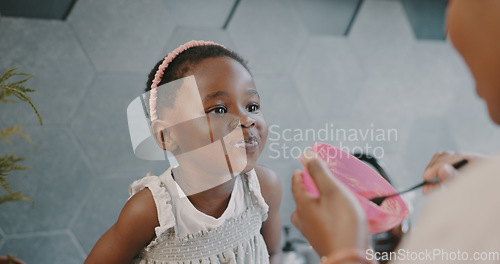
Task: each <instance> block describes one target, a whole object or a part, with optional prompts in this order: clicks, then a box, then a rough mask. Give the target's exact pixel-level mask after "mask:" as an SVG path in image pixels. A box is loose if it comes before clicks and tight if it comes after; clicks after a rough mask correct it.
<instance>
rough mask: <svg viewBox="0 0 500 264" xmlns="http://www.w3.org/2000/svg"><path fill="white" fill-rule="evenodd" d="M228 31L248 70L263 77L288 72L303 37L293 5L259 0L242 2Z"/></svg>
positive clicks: (299, 20)
mask: <svg viewBox="0 0 500 264" xmlns="http://www.w3.org/2000/svg"><path fill="white" fill-rule="evenodd" d="M228 32H229V34H230V36H231V38H232V39H233V41H234V44H235V45H236V52H238V53H240V54H241V55H242V56H243V58H244V59H246V60H248V61H249V65H250V68H251V71H252V72H253V73H254V74H255V75H267V76H279V75H283V74H289V73H290V71H291V70H292V66H293V65H294V64H295V63H296V62H297V56H296V55H297V54H298V53H299V52H300V51H301V49H302V47H303V44H304V41H305V39H306V37H307V30H306V28H305V26H304V24H303V22H302V20H301V19H300V18H299V17H298V16H297V13H296V10H295V9H294V8H293V5H290V4H284V3H282V2H278V1H263V0H255V1H242V2H241V3H240V5H239V6H238V8H237V9H236V12H235V14H234V16H233V18H232V20H231V23H230V24H229V27H228Z"/></svg>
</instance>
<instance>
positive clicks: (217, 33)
mask: <svg viewBox="0 0 500 264" xmlns="http://www.w3.org/2000/svg"><path fill="white" fill-rule="evenodd" d="M190 40H206V41H214V42H217V43H219V44H222V45H224V46H225V47H226V48H228V49H230V50H233V51H236V50H234V48H235V47H234V43H233V42H232V40H231V39H230V38H229V36H228V34H227V31H225V30H221V29H192V28H183V27H177V28H176V29H175V31H174V33H173V34H172V37H171V38H170V39H169V41H168V45H167V48H166V49H165V54H164V55H163V56H166V55H167V54H168V53H169V52H171V51H173V50H174V49H176V48H177V47H179V46H180V45H182V44H184V43H186V42H188V41H190ZM236 52H237V51H236Z"/></svg>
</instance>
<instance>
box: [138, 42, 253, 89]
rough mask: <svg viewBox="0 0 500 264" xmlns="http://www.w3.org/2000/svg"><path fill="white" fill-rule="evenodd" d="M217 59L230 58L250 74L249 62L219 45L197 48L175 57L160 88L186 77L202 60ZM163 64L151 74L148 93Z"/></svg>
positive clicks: (164, 75)
mask: <svg viewBox="0 0 500 264" xmlns="http://www.w3.org/2000/svg"><path fill="white" fill-rule="evenodd" d="M216 57H229V58H231V59H234V60H235V61H237V62H239V63H240V64H241V65H242V66H243V67H245V69H247V70H248V72H250V70H249V69H248V66H247V62H246V61H245V60H244V59H243V58H241V57H240V56H239V55H238V54H236V53H235V52H233V51H230V50H228V49H225V48H223V47H221V46H217V45H206V46H197V47H192V48H190V49H187V50H185V51H184V52H182V53H180V54H179V55H177V56H176V57H175V59H174V60H173V61H172V62H171V63H170V64H169V65H168V67H167V68H166V69H165V72H164V73H163V78H162V80H161V81H160V83H159V84H158V86H160V85H162V84H165V83H168V82H171V81H175V80H177V79H180V78H182V77H185V76H184V75H185V74H186V73H187V72H189V70H190V69H192V68H193V66H195V65H196V64H198V63H200V62H201V61H202V60H204V59H208V58H216ZM162 62H163V60H160V61H159V62H158V63H156V65H155V67H154V68H153V69H152V70H151V72H150V73H149V76H148V81H147V83H146V89H145V91H146V92H148V91H149V90H151V84H152V83H153V79H154V78H155V74H156V71H158V67H159V66H160V65H161V63H162Z"/></svg>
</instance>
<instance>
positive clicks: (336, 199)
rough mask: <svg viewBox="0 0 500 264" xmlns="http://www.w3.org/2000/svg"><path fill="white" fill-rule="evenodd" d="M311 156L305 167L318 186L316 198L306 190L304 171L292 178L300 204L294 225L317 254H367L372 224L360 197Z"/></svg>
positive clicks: (317, 159)
mask: <svg viewBox="0 0 500 264" xmlns="http://www.w3.org/2000/svg"><path fill="white" fill-rule="evenodd" d="M311 156H312V155H311V154H310V153H306V154H305V155H304V160H305V167H306V168H307V170H308V171H309V174H310V175H311V177H312V179H313V180H314V183H315V184H316V186H317V187H318V190H319V197H318V198H315V197H314V196H312V195H311V194H310V193H309V192H308V191H307V190H306V188H305V186H304V184H303V182H302V177H301V174H302V172H301V171H300V170H296V171H295V172H294V174H293V179H292V193H293V196H294V199H295V202H296V204H297V208H296V210H295V212H293V214H292V222H293V224H294V225H295V226H296V227H297V228H298V229H299V230H300V231H301V232H302V234H303V235H304V237H305V238H306V239H307V240H308V241H309V243H310V244H311V246H312V247H313V248H314V250H315V251H316V253H318V255H320V256H326V255H328V254H331V253H332V252H335V251H336V250H339V249H358V250H362V251H365V250H366V249H367V248H368V246H369V239H368V238H369V236H368V224H367V221H366V216H365V214H364V211H363V209H362V208H361V205H360V204H359V202H358V200H357V199H356V197H355V196H354V195H353V194H352V193H351V192H350V191H349V190H348V189H347V188H346V187H345V186H344V185H343V184H342V183H341V182H339V181H338V180H337V179H335V178H333V177H332V176H331V174H330V171H329V170H328V168H327V166H326V164H325V163H324V162H323V161H322V160H321V159H319V158H317V157H315V156H314V157H311Z"/></svg>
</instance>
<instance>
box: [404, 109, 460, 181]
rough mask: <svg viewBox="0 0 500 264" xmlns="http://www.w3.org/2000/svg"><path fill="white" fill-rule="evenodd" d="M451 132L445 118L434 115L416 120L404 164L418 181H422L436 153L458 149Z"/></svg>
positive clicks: (412, 127) (405, 153)
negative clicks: (423, 174)
mask: <svg viewBox="0 0 500 264" xmlns="http://www.w3.org/2000/svg"><path fill="white" fill-rule="evenodd" d="M451 132H452V131H451V129H450V126H449V124H448V122H447V120H446V118H445V117H443V116H437V115H434V116H432V117H427V118H424V117H422V118H418V119H415V120H414V122H413V125H412V126H411V134H410V137H409V138H408V142H407V145H406V151H405V152H404V154H403V155H404V159H405V160H404V161H405V163H404V164H405V165H406V167H407V168H408V169H409V171H411V172H412V173H413V174H414V175H416V177H417V179H421V175H422V173H423V172H424V170H425V168H426V167H427V164H428V163H429V161H430V160H431V158H432V156H433V155H434V154H435V153H436V152H439V151H446V150H455V149H457V144H456V142H455V140H454V139H453V138H452V137H451V136H450V135H451Z"/></svg>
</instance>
